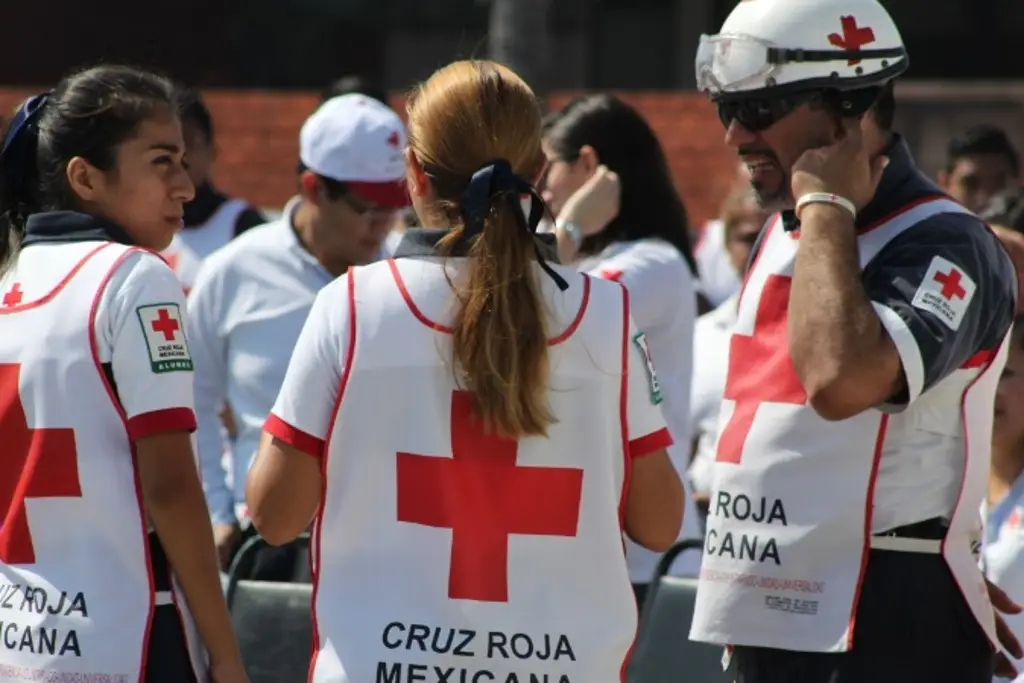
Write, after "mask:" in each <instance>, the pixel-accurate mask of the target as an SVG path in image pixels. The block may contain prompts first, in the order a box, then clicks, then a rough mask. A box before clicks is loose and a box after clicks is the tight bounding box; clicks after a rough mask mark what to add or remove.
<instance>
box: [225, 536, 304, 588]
mask: <svg viewBox="0 0 1024 683" xmlns="http://www.w3.org/2000/svg"><path fill="white" fill-rule="evenodd" d="M253 533H254V535H253V536H250V537H249V538H247V539H246V540H245V541H244V542H243V543H242V545H241V547H239V549H238V550H237V551H235V554H234V556H233V557H232V558H231V564H230V566H229V567H228V571H227V573H228V575H229V576H232V577H235V578H237V579H258V580H269V581H289V582H293V583H311V582H312V580H313V578H312V571H311V570H310V566H309V543H310V540H309V534H308V533H304V534H302V535H300V536H299V537H298V538H296V539H295V540H294V541H292V542H291V543H287V544H285V545H283V546H278V547H274V546H271V545H270V544H269V543H267V542H266V541H264V540H263V539H262V538H261V537H260V536H259V534H255V532H253Z"/></svg>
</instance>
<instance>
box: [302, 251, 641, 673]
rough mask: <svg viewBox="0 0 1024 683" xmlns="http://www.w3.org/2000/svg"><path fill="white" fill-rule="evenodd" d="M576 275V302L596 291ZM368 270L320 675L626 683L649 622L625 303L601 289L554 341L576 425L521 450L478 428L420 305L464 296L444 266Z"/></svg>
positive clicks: (401, 264)
mask: <svg viewBox="0 0 1024 683" xmlns="http://www.w3.org/2000/svg"><path fill="white" fill-rule="evenodd" d="M560 272H561V271H560ZM565 272H566V274H567V277H568V278H570V280H569V281H570V282H571V283H572V285H573V287H575V288H576V291H579V287H580V282H581V281H588V282H589V281H590V278H587V277H586V276H584V275H578V274H569V273H570V272H571V271H568V270H565ZM349 273H350V275H351V277H352V280H351V282H353V283H354V284H353V289H352V290H350V297H351V300H352V301H353V302H354V303H353V305H352V310H353V311H354V313H353V314H352V315H351V317H350V324H351V325H352V326H353V327H354V329H353V330H351V331H352V336H351V337H350V338H349V339H348V340H347V341H346V343H347V344H348V348H349V353H348V355H349V359H350V360H349V361H348V362H347V364H346V367H347V368H348V370H347V371H346V373H345V375H344V377H343V379H342V383H341V389H340V394H341V396H340V397H339V407H338V410H337V413H336V417H335V419H334V421H333V423H332V425H331V429H330V432H329V434H328V438H327V446H326V449H325V455H324V457H325V458H326V461H325V462H324V463H323V468H324V472H325V477H326V486H325V491H324V498H323V504H322V508H321V511H320V515H319V517H318V519H317V521H316V524H315V527H314V529H315V532H314V534H315V535H314V551H315V558H316V564H317V569H318V571H317V577H318V581H317V584H316V590H315V598H314V615H315V620H316V622H315V623H316V632H317V634H318V639H319V642H318V643H317V646H316V652H315V655H314V657H315V659H314V662H315V663H314V672H313V677H312V681H314V682H315V683H328V682H329V683H343V682H345V683H347V682H349V681H351V682H354V683H364V682H365V681H378V682H381V683H383V682H384V681H390V682H392V683H399V682H404V681H411V680H423V681H434V680H448V681H452V682H455V681H458V682H459V683H463V682H465V683H473V682H476V683H491V682H492V681H494V682H498V681H500V682H502V683H506V682H507V681H520V682H522V683H525V682H526V681H533V680H536V681H549V682H550V683H565V682H567V681H573V682H585V683H613V682H614V683H618V682H619V680H620V672H621V670H622V667H623V666H624V661H625V658H626V656H627V653H628V651H629V649H630V647H631V644H632V642H633V638H634V635H635V631H636V619H637V615H636V607H635V601H634V598H633V593H632V590H631V588H630V584H629V578H628V575H627V571H626V564H625V559H624V556H623V548H622V542H621V540H620V539H621V524H620V520H621V517H620V515H621V510H620V504H621V502H622V501H623V494H624V486H625V483H626V480H627V476H628V467H627V463H626V457H627V456H626V449H625V442H624V432H623V423H622V415H621V409H622V408H621V407H622V404H621V401H622V397H623V394H622V392H623V384H622V381H623V373H622V363H623V361H624V358H625V356H624V354H625V353H627V352H628V350H627V349H624V344H627V343H628V341H627V339H626V336H627V335H624V333H623V330H624V328H623V325H624V324H628V323H626V321H625V320H624V315H623V301H624V297H623V291H622V289H621V288H620V287H618V286H616V285H612V284H609V283H604V282H601V281H594V282H593V283H592V284H588V285H587V286H588V287H589V288H590V293H589V297H587V296H586V295H585V296H584V299H583V301H584V304H583V306H581V307H579V308H580V309H581V310H582V315H581V316H580V317H579V318H577V319H578V321H579V322H578V326H577V327H575V329H574V331H572V332H571V333H570V335H569V336H568V338H567V339H564V340H561V341H558V342H557V343H553V344H552V345H550V346H549V350H550V377H551V380H550V381H551V385H552V391H551V392H550V405H551V408H552V411H553V413H554V414H555V415H556V416H557V418H558V420H559V421H558V422H557V423H556V424H554V425H553V426H552V427H551V428H550V432H549V438H548V439H541V438H524V439H522V440H520V441H519V442H518V443H516V442H514V441H511V440H499V439H496V438H494V437H492V436H486V435H484V434H483V433H482V430H480V429H479V428H478V426H477V425H478V424H479V423H477V422H475V421H469V420H468V419H467V418H466V414H467V411H468V409H469V406H470V403H469V401H468V394H465V393H463V392H457V391H455V388H456V387H455V385H454V383H453V380H452V373H451V369H450V367H447V366H446V363H447V361H448V359H450V348H451V347H450V344H451V338H450V336H449V335H448V334H447V333H446V332H444V331H443V329H444V328H443V326H442V325H438V324H437V323H434V322H432V320H431V319H430V318H428V317H426V316H425V315H424V314H423V313H421V311H420V309H419V308H418V307H417V308H416V309H415V310H413V308H412V307H413V306H416V303H415V302H417V301H419V302H421V305H422V303H423V302H425V301H429V300H433V301H434V302H436V301H437V297H438V292H439V288H445V291H447V287H448V285H447V283H446V281H445V279H444V275H443V272H442V270H441V267H440V266H438V265H436V264H430V263H428V264H424V263H423V262H422V261H421V260H419V259H404V260H400V261H398V262H395V261H391V262H388V263H387V264H384V263H381V264H375V265H374V266H370V267H368V268H355V269H352V270H350V271H349ZM402 273H404V275H402ZM540 277H542V278H543V277H544V276H543V275H541V276H540ZM400 283H404V284H400ZM549 284H550V283H545V284H544V285H543V286H544V287H547V286H548V285H549ZM404 295H407V296H408V301H411V302H413V303H412V305H410V304H409V303H407V300H406V298H405V297H404ZM570 315H571V316H576V311H573V312H572V313H571V314H570ZM421 316H422V317H421ZM571 320H572V318H571V317H570V318H569V319H568V320H561V321H555V323H554V324H553V325H552V329H553V330H554V329H564V328H567V327H568V328H570V329H571V326H570V325H569V323H570V321H571ZM428 325H432V326H433V327H431V326H428ZM438 328H440V329H438ZM531 675H532V677H531ZM446 676H450V677H448V678H446Z"/></svg>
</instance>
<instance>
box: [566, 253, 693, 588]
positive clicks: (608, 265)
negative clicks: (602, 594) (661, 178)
mask: <svg viewBox="0 0 1024 683" xmlns="http://www.w3.org/2000/svg"><path fill="white" fill-rule="evenodd" d="M576 267H577V269H579V270H582V271H585V272H588V273H591V274H592V275H596V276H598V277H602V278H605V279H607V280H615V281H617V282H621V283H622V284H623V285H624V286H625V287H626V289H627V290H628V291H629V308H630V312H631V313H632V315H633V319H634V320H635V321H636V324H637V327H639V328H640V329H641V330H643V331H644V334H645V335H646V337H647V343H648V345H649V346H650V351H651V356H652V357H653V359H654V366H655V367H656V368H657V370H658V380H659V383H660V385H661V389H662V391H663V393H664V402H663V403H661V410H662V414H663V415H664V416H665V422H666V423H667V424H668V428H669V431H670V432H671V433H672V438H673V439H674V440H675V443H674V444H673V445H672V446H671V447H670V448H669V450H668V453H669V456H670V457H671V458H672V463H673V465H675V467H676V470H677V471H678V473H679V476H680V477H681V478H683V481H684V482H685V481H686V470H687V467H688V466H689V461H690V381H691V377H692V375H693V327H694V323H695V321H696V318H697V297H696V288H695V283H694V278H693V275H692V274H691V273H690V267H689V266H688V265H687V264H686V261H685V260H684V259H683V257H682V256H681V255H680V254H679V251H678V250H677V249H676V248H675V247H673V246H672V245H671V244H669V243H668V242H665V241H662V240H659V239H653V238H652V239H641V240H636V241H633V242H613V243H612V244H610V245H608V246H607V247H606V248H605V249H604V250H603V251H602V252H601V253H600V254H597V255H595V256H592V257H589V258H585V259H582V260H581V261H580V262H578V263H577V264H576ZM685 505H686V508H685V511H684V515H683V527H682V529H681V530H680V536H679V537H680V538H681V539H682V538H687V539H689V538H700V536H701V534H700V526H699V524H698V519H697V511H696V508H695V507H694V502H693V495H692V491H691V490H690V488H689V487H687V496H686V502H685ZM659 558H660V555H659V554H658V553H654V552H651V551H650V550H647V549H646V548H643V547H641V546H639V545H637V544H635V543H633V542H632V541H630V540H629V539H626V560H627V563H628V565H629V575H630V578H631V579H632V580H633V583H647V582H648V581H650V579H651V576H652V574H653V573H654V568H655V566H656V565H657V563H658V559H659ZM699 565H700V555H699V553H695V552H694V553H686V554H684V555H682V556H681V557H680V558H679V559H678V560H677V561H676V563H675V564H674V565H673V567H672V573H673V574H676V575H687V576H689V575H696V574H697V570H698V568H699Z"/></svg>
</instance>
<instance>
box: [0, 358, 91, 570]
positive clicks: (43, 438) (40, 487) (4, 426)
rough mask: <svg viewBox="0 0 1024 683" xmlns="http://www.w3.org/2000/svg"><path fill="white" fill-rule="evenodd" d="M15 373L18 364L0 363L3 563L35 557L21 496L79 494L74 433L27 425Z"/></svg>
mask: <svg viewBox="0 0 1024 683" xmlns="http://www.w3.org/2000/svg"><path fill="white" fill-rule="evenodd" d="M20 375H21V368H20V366H18V365H14V364H0V444H3V445H2V446H0V448H2V449H3V451H2V452H3V456H2V457H0V562H3V563H5V564H32V563H34V562H35V561H36V553H35V547H34V546H33V544H32V532H31V529H29V524H28V510H26V509H25V502H26V499H28V498H71V497H80V496H81V495H82V486H81V483H80V482H79V479H78V453H77V451H76V449H75V431H74V430H73V429H70V428H45V429H32V428H31V427H29V426H28V418H27V416H26V415H25V408H24V406H23V405H22V403H21V395H20V392H19V389H18V387H19V384H20V380H19V377H20Z"/></svg>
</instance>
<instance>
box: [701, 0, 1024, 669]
mask: <svg viewBox="0 0 1024 683" xmlns="http://www.w3.org/2000/svg"><path fill="white" fill-rule="evenodd" d="M907 66H908V59H907V54H906V51H905V49H904V47H903V41H902V39H901V38H900V34H899V31H898V30H897V28H896V26H895V24H894V23H893V21H892V19H891V18H890V17H889V15H888V14H887V13H886V11H885V9H883V7H882V6H881V5H880V4H879V3H878V2H876V0H745V1H743V2H740V3H739V5H737V7H736V8H735V9H734V10H733V11H732V13H731V14H730V15H729V17H728V18H727V19H726V21H725V24H724V25H723V26H722V29H721V32H720V33H719V34H718V35H715V36H705V37H704V38H703V39H702V42H701V46H700V50H699V52H698V55H697V77H698V84H699V86H700V87H701V89H703V90H706V91H708V92H709V93H710V95H711V98H712V100H713V101H714V103H715V105H716V106H717V108H718V112H719V116H720V118H721V120H722V123H723V125H725V127H726V142H727V143H728V144H729V145H730V146H732V147H734V148H735V149H736V150H737V152H738V153H739V155H740V158H741V160H742V161H743V162H744V163H746V164H747V167H748V168H749V170H750V173H751V184H752V185H753V188H754V189H755V191H756V192H757V194H758V197H759V200H760V201H761V203H762V204H763V205H764V206H765V207H766V208H771V209H773V210H776V211H780V212H781V214H780V215H779V216H778V217H776V218H775V219H773V220H771V221H769V223H768V224H767V225H766V226H765V228H764V229H763V230H762V234H761V236H760V238H759V242H758V244H757V246H756V247H755V252H754V257H753V260H752V262H751V266H750V269H749V272H748V275H747V280H746V286H745V288H744V290H743V292H742V293H741V297H740V302H739V308H738V316H737V323H736V327H735V328H734V333H733V335H732V338H731V340H730V347H729V362H728V368H729V369H728V378H727V381H726V388H725V393H724V397H723V402H722V415H721V429H720V435H719V439H718V444H717V447H716V456H715V459H716V462H715V465H714V475H713V495H712V500H711V509H710V516H709V518H708V532H707V540H706V546H705V552H704V559H703V564H702V571H701V579H700V588H699V591H698V595H697V604H696V612H695V616H694V620H693V630H692V632H691V637H693V638H694V639H695V640H701V641H706V642H711V643H719V644H723V645H731V646H732V648H731V660H732V666H733V671H734V672H735V676H736V680H737V681H738V682H739V683H775V682H779V683H782V682H785V683H794V682H797V683H845V682H854V683H862V682H865V681H871V682H872V683H887V682H889V681H900V682H901V683H906V681H943V682H947V683H974V682H977V683H981V682H983V681H988V680H990V679H991V676H992V672H993V660H994V658H993V649H992V644H993V643H996V641H997V638H996V620H995V617H994V613H993V609H992V603H991V602H990V600H989V597H988V595H987V592H986V584H985V583H984V581H983V579H982V576H981V574H980V572H979V570H978V567H977V550H978V548H979V547H980V537H981V527H980V519H979V515H978V506H979V504H980V503H981V500H982V498H983V494H984V490H985V485H986V484H985V482H986V479H987V471H988V463H989V452H988V448H989V443H990V435H991V429H992V403H993V398H994V394H995V387H996V383H997V381H998V378H999V375H1000V372H1001V370H1002V367H1003V364H1004V362H1005V356H1006V343H1005V340H1006V337H1007V334H1008V331H1009V329H1010V325H1011V321H1012V316H1013V310H1014V306H1015V297H1016V281H1015V276H1014V270H1013V266H1012V264H1011V263H1010V261H1009V259H1008V257H1007V256H1006V253H1005V252H1004V251H1003V249H1002V248H1001V247H1000V246H999V242H998V241H997V239H996V238H995V237H994V236H993V235H992V233H991V232H990V231H989V230H987V229H986V227H985V226H984V225H983V224H982V222H981V221H980V220H979V219H977V218H976V217H975V216H974V215H973V214H971V213H969V212H968V211H967V210H966V209H964V208H962V207H961V206H959V205H958V204H956V203H955V202H953V201H952V200H950V199H948V198H947V197H945V196H944V195H943V194H942V192H941V190H940V189H939V188H938V187H937V186H935V185H934V184H933V183H931V182H930V181H929V180H927V179H926V178H925V176H924V175H922V174H921V173H920V172H919V171H918V170H917V168H916V167H915V166H914V162H913V159H912V158H911V156H910V153H909V150H908V149H907V146H906V143H905V142H904V141H903V139H902V138H901V137H900V136H899V135H898V134H896V133H893V132H891V131H890V130H889V126H890V125H891V117H892V109H893V107H894V100H893V99H892V85H891V82H892V80H893V79H894V78H896V77H897V76H899V75H900V74H901V73H903V72H904V71H905V70H906V68H907ZM869 112H870V115H869ZM855 627H856V628H855Z"/></svg>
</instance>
